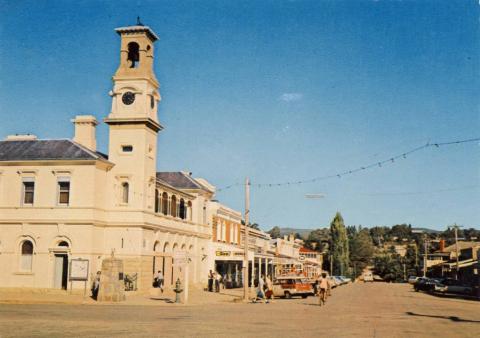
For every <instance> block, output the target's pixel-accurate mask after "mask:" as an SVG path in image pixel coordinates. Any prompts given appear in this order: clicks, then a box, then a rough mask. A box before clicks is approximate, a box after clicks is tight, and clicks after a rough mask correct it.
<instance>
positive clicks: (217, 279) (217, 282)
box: [214, 271, 222, 292]
mask: <svg viewBox="0 0 480 338" xmlns="http://www.w3.org/2000/svg"><path fill="white" fill-rule="evenodd" d="M214 277H215V292H220V280H221V279H222V276H221V275H220V274H219V273H218V272H216V271H215V274H214Z"/></svg>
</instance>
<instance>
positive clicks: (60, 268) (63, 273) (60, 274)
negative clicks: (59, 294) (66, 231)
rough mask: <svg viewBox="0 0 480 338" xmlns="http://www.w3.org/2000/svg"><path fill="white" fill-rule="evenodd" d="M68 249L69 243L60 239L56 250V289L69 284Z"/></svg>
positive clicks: (54, 279)
mask: <svg viewBox="0 0 480 338" xmlns="http://www.w3.org/2000/svg"><path fill="white" fill-rule="evenodd" d="M68 250H69V244H68V242H67V241H65V240H60V241H59V242H58V243H57V245H56V248H55V251H54V274H53V287H54V288H55V289H63V290H66V289H67V284H68Z"/></svg>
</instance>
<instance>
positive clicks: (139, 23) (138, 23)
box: [137, 16, 143, 26]
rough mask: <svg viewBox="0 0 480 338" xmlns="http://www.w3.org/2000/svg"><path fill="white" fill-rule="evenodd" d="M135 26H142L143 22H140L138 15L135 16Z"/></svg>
mask: <svg viewBox="0 0 480 338" xmlns="http://www.w3.org/2000/svg"><path fill="white" fill-rule="evenodd" d="M137 26H143V23H141V22H140V17H139V16H137Z"/></svg>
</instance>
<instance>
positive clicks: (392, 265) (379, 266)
mask: <svg viewBox="0 0 480 338" xmlns="http://www.w3.org/2000/svg"><path fill="white" fill-rule="evenodd" d="M374 270H375V273H376V274H377V275H379V276H380V277H382V278H383V279H384V280H385V281H387V282H395V281H401V280H402V279H403V266H402V264H401V262H400V256H399V255H397V254H390V253H386V254H383V255H380V256H376V257H375V258H374Z"/></svg>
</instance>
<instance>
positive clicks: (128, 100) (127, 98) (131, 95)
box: [122, 92, 135, 105]
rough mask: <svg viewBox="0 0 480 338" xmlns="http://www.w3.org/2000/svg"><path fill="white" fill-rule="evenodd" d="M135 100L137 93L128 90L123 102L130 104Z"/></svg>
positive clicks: (123, 96)
mask: <svg viewBox="0 0 480 338" xmlns="http://www.w3.org/2000/svg"><path fill="white" fill-rule="evenodd" d="M133 101H135V94H134V93H132V92H126V93H125V94H123V95H122V102H123V103H124V104H126V105H130V104H132V103H133Z"/></svg>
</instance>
